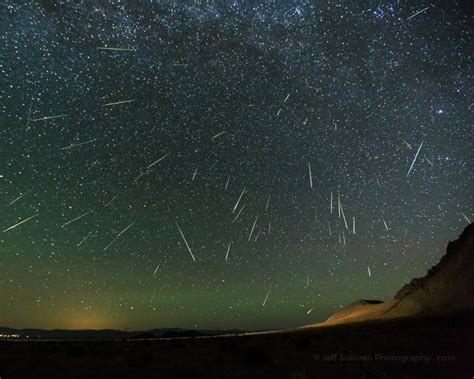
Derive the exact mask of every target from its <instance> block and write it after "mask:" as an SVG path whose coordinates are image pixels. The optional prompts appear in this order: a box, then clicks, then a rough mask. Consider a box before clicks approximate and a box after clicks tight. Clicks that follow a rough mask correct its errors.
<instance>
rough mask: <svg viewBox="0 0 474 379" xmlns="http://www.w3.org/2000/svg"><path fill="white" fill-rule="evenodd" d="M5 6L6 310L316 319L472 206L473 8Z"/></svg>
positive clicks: (410, 261) (439, 249) (367, 294)
mask: <svg viewBox="0 0 474 379" xmlns="http://www.w3.org/2000/svg"><path fill="white" fill-rule="evenodd" d="M0 10H1V16H0V17H1V22H0V27H1V36H0V41H1V47H0V56H1V58H2V59H1V62H0V72H1V87H0V107H1V114H0V121H1V128H0V157H1V160H0V215H1V216H0V229H1V232H0V269H1V272H2V275H1V277H0V292H1V300H0V324H1V325H5V326H13V327H42V328H131V329H150V328H154V327H167V326H169V327H174V326H178V327H186V328H191V327H197V328H240V329H264V328H276V327H290V326H299V325H303V324H309V323H314V322H318V321H321V320H323V319H324V318H326V317H327V316H329V315H330V314H331V313H333V312H334V311H335V310H337V309H338V308H339V307H340V306H341V305H344V304H347V303H349V302H351V301H354V300H357V299H359V298H367V299H382V300H385V299H388V298H390V297H391V296H392V295H393V294H394V292H395V291H396V290H397V289H398V288H400V287H401V286H402V285H403V284H404V283H405V282H407V281H408V280H410V279H411V278H412V277H415V276H420V275H424V274H425V272H426V270H427V269H428V268H429V267H431V266H432V265H433V264H435V263H436V262H437V261H438V260H439V259H440V257H441V256H442V255H443V254H444V252H445V246H446V244H447V242H448V240H452V239H455V238H456V237H457V236H458V235H459V234H460V232H461V230H462V228H463V227H464V225H465V224H466V223H467V222H468V220H469V219H470V220H472V218H473V217H474V216H473V197H472V188H474V186H473V184H474V183H473V177H472V171H473V151H474V149H473V135H472V110H473V104H472V88H473V81H472V69H471V68H472V64H471V60H470V46H469V41H470V40H471V39H472V27H470V26H469V21H470V18H472V13H470V12H468V6H467V3H464V2H462V1H453V2H450V4H443V3H442V2H431V3H430V2H423V1H416V2H405V1H395V0H394V1H381V2H377V3H375V2H363V4H355V2H347V1H346V2H339V4H335V3H334V2H332V1H276V0H275V1H265V2H253V1H250V2H242V1H237V0H235V1H222V2H221V1H219V2H217V1H216V2H214V1H207V2H204V1H164V0H163V1H129V2H126V1H110V2H92V1H90V2H89V1H85V2H77V1H38V2H29V1H24V2H23V1H6V2H4V3H3V4H1V5H0ZM418 12H419V13H418ZM417 13H418V14H417ZM469 188H471V190H469ZM30 217H31V219H29V220H27V219H28V218H30ZM17 224H18V225H17ZM229 244H230V247H229Z"/></svg>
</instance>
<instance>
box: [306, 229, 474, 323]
mask: <svg viewBox="0 0 474 379" xmlns="http://www.w3.org/2000/svg"><path fill="white" fill-rule="evenodd" d="M465 310H474V223H472V224H470V225H468V226H467V227H466V228H465V229H464V231H463V233H462V234H461V236H460V237H459V238H458V239H457V240H456V241H452V242H449V243H448V246H447V250H446V254H445V255H444V256H443V257H442V258H441V260H440V261H439V263H438V264H436V265H435V266H433V267H432V268H430V269H429V270H428V273H427V274H426V275H425V276H424V277H422V278H416V279H413V280H411V281H410V282H409V283H408V284H406V285H404V286H403V287H402V288H401V289H400V290H399V291H398V292H397V293H396V294H395V297H394V299H393V300H390V301H387V302H381V301H378V300H359V301H355V302H353V303H351V304H349V305H346V306H345V307H343V308H342V309H341V310H340V311H338V312H336V313H335V314H333V315H332V316H331V317H329V318H328V319H327V321H325V322H324V323H321V324H313V326H315V325H318V326H319V325H321V326H323V325H332V324H342V323H348V322H358V321H365V320H375V319H394V318H400V317H409V316H432V315H441V314H446V313H455V312H460V311H465Z"/></svg>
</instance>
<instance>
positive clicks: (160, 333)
mask: <svg viewBox="0 0 474 379" xmlns="http://www.w3.org/2000/svg"><path fill="white" fill-rule="evenodd" d="M241 333H245V332H244V331H241V330H237V329H231V330H199V331H197V330H188V329H180V328H163V329H152V330H148V331H123V330H113V329H101V330H94V329H90V330H89V329H83V330H69V329H52V330H46V329H15V328H9V327H0V334H19V335H20V338H21V339H30V340H120V339H123V340H126V339H153V338H176V337H197V336H216V335H229V334H241ZM0 339H1V338H0Z"/></svg>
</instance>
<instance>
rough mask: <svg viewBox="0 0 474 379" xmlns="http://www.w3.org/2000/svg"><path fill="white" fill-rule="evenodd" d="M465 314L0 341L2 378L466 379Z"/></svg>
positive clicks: (468, 335)
mask: <svg viewBox="0 0 474 379" xmlns="http://www.w3.org/2000/svg"><path fill="white" fill-rule="evenodd" d="M473 357H474V318H473V317H472V312H464V313H462V314H459V313H458V314H456V315H446V316H442V317H440V316H438V317H431V318H411V319H399V320H386V321H370V322H364V323H358V324H352V325H350V324H346V325H336V326H332V327H325V328H308V329H298V330H291V331H283V332H279V333H267V334H256V335H243V336H228V337H226V336H221V337H202V338H186V339H161V340H160V339H155V340H121V341H2V342H0V376H1V378H2V379H8V378H37V377H43V378H65V377H68V378H86V377H102V378H103V377H113V378H124V377H133V378H146V377H154V378H156V377H160V378H174V377H178V378H181V377H187V378H204V377H205V378H247V379H250V378H469V379H471V378H473V376H474V359H473Z"/></svg>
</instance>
